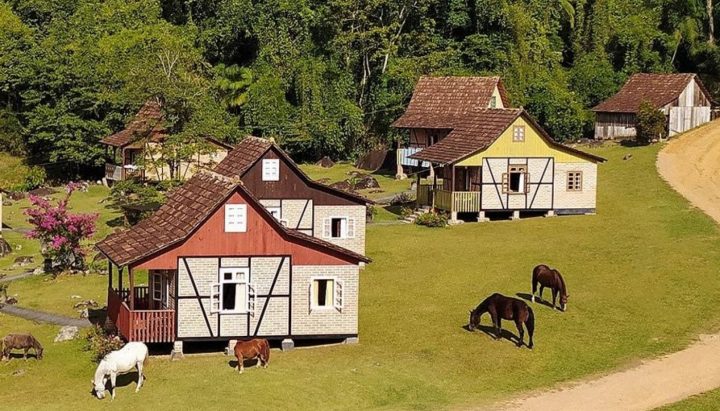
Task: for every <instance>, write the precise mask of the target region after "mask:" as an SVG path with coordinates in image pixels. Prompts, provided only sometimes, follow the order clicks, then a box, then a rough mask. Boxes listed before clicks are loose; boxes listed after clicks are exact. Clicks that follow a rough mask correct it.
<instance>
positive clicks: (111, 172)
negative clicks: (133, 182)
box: [105, 163, 123, 181]
mask: <svg viewBox="0 0 720 411" xmlns="http://www.w3.org/2000/svg"><path fill="white" fill-rule="evenodd" d="M105 178H107V179H108V180H114V181H120V180H122V179H123V175H122V167H120V166H116V165H115V164H110V163H105Z"/></svg>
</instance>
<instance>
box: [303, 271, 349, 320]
mask: <svg viewBox="0 0 720 411" xmlns="http://www.w3.org/2000/svg"><path fill="white" fill-rule="evenodd" d="M321 280H327V281H332V284H333V287H332V289H333V291H332V292H333V295H332V305H317V304H316V302H315V300H314V298H313V284H314V283H315V281H321ZM344 286H345V284H344V283H343V281H342V280H340V279H339V278H337V277H332V276H317V277H310V285H309V286H308V302H309V305H310V312H311V313H312V312H328V311H338V312H342V310H343V305H344V299H345V292H344Z"/></svg>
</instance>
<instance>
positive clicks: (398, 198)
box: [390, 192, 414, 205]
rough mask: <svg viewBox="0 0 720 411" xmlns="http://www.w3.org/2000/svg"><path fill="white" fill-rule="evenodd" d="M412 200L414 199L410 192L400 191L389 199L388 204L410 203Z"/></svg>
mask: <svg viewBox="0 0 720 411" xmlns="http://www.w3.org/2000/svg"><path fill="white" fill-rule="evenodd" d="M413 201H414V199H413V197H412V196H411V195H410V194H408V193H406V192H402V193H398V194H396V195H395V197H393V198H392V200H390V205H403V204H407V203H412V202H413Z"/></svg>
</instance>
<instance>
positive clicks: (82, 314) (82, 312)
mask: <svg viewBox="0 0 720 411" xmlns="http://www.w3.org/2000/svg"><path fill="white" fill-rule="evenodd" d="M78 312H79V313H80V318H88V315H89V314H88V309H87V308H86V309H84V310H80V311H78Z"/></svg>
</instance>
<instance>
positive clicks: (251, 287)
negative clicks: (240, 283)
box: [247, 284, 257, 317]
mask: <svg viewBox="0 0 720 411" xmlns="http://www.w3.org/2000/svg"><path fill="white" fill-rule="evenodd" d="M247 301H248V306H247V310H248V312H249V313H250V316H252V317H255V307H256V306H257V304H256V302H257V293H256V292H255V284H248V300H247Z"/></svg>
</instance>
